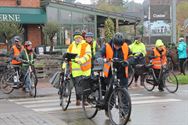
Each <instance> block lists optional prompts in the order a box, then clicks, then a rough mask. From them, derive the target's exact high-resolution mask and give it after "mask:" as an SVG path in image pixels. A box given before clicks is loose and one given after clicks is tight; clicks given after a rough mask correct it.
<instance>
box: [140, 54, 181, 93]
mask: <svg viewBox="0 0 188 125" xmlns="http://www.w3.org/2000/svg"><path fill="white" fill-rule="evenodd" d="M154 58H156V57H154ZM151 62H152V61H151V60H150V63H149V64H146V65H143V66H142V70H143V71H144V73H143V78H142V80H141V82H142V84H143V85H144V88H145V89H146V90H148V91H152V90H153V89H154V88H155V86H158V85H159V84H160V82H161V81H162V83H163V85H164V87H165V88H166V90H167V91H168V92H170V93H175V92H176V91H177V90H178V80H177V77H176V75H175V74H174V73H173V72H172V70H169V69H168V66H167V65H162V66H161V69H160V73H159V77H158V78H157V77H156V75H155V72H154V69H153V68H152V67H153V64H151Z"/></svg>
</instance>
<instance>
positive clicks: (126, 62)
mask: <svg viewBox="0 0 188 125" xmlns="http://www.w3.org/2000/svg"><path fill="white" fill-rule="evenodd" d="M121 65H122V66H123V67H125V66H128V65H129V62H128V61H123V62H122V63H121Z"/></svg>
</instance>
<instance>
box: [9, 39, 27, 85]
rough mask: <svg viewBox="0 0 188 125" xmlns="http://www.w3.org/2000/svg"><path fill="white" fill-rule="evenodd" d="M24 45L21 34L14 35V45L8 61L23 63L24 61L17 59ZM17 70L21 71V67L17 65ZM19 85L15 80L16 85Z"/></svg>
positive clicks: (15, 63) (17, 63)
mask: <svg viewBox="0 0 188 125" xmlns="http://www.w3.org/2000/svg"><path fill="white" fill-rule="evenodd" d="M23 49H24V47H23V46H22V45H21V38H20V37H19V36H15V37H14V45H13V46H12V48H11V49H10V56H9V59H8V62H11V64H13V65H21V64H22V62H20V61H17V60H16V58H17V57H18V56H19V54H20V53H21V51H22V50H23ZM15 71H18V72H19V67H15ZM13 87H17V82H14V86H13Z"/></svg>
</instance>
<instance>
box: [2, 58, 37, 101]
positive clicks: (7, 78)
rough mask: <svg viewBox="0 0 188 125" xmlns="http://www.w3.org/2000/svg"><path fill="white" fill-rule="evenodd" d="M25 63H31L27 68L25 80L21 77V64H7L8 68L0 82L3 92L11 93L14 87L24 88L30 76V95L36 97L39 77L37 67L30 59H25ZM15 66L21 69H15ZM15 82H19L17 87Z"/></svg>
mask: <svg viewBox="0 0 188 125" xmlns="http://www.w3.org/2000/svg"><path fill="white" fill-rule="evenodd" d="M25 63H28V64H29V68H28V69H27V71H26V74H25V76H24V79H23V80H21V79H20V78H21V74H20V72H21V71H20V69H21V67H20V66H19V65H11V64H8V65H7V70H6V71H5V72H4V74H3V76H2V78H1V83H0V86H1V87H0V88H1V89H2V91H3V93H5V94H10V93H11V92H12V91H13V90H14V89H20V88H24V85H25V81H26V78H27V76H29V83H30V84H29V95H30V96H33V97H36V94H37V83H38V78H37V76H36V73H35V67H34V65H33V64H32V63H30V62H28V61H25ZM15 68H18V69H19V70H15ZM15 83H16V84H17V87H14V84H15Z"/></svg>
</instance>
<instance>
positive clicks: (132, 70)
mask: <svg viewBox="0 0 188 125" xmlns="http://www.w3.org/2000/svg"><path fill="white" fill-rule="evenodd" d="M134 73H135V71H134V68H133V67H132V66H130V67H129V68H128V74H129V75H128V76H129V77H128V87H129V86H130V85H131V84H132V82H133V79H134Z"/></svg>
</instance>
